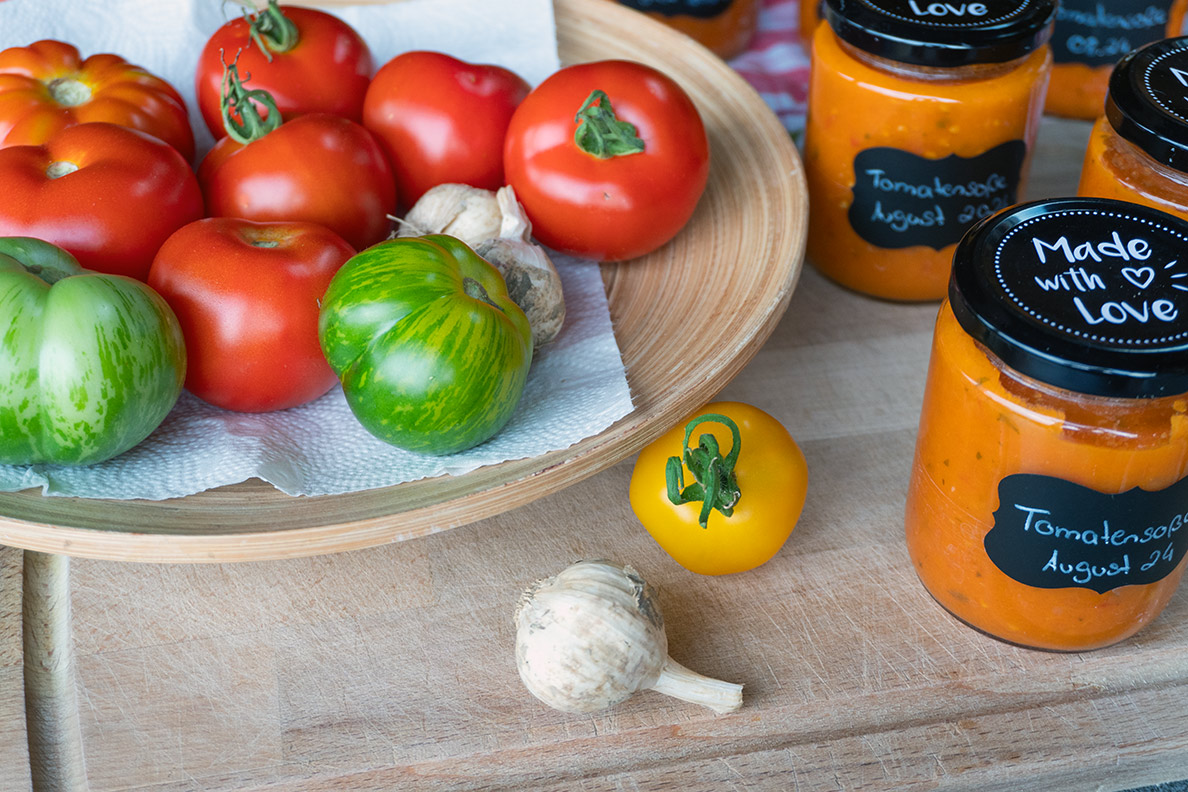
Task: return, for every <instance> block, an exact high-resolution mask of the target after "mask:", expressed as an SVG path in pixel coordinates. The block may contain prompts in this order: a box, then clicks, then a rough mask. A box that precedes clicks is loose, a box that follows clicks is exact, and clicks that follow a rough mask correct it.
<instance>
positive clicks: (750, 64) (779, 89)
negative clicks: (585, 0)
mask: <svg viewBox="0 0 1188 792" xmlns="http://www.w3.org/2000/svg"><path fill="white" fill-rule="evenodd" d="M730 65H731V66H732V67H734V69H735V70H736V71H737V72H738V73H739V74H741V75H742V76H743V78H744V79H746V81H747V82H749V83H750V84H751V85H752V86H754V88H755V90H756V91H758V92H759V95H760V96H762V97H763V100H764V101H765V102H767V105H768V107H770V108H771V109H772V110H773V111H774V112H775V114H776V115H777V116H778V117H779V119H780V121H782V122H783V124H784V126H785V127H787V129H788V130H789V131H790V132H792V133H793V134H794V135H795V136H797V137H799V136H800V133H801V132H803V131H804V113H805V102H806V99H807V97H808V78H809V58H808V54H807V53H806V52H805V50H804V47H803V46H802V45H801V41H800V0H763V8H762V9H761V10H760V12H759V29H758V31H757V32H756V33H755V38H754V39H753V40H752V41H751V44H750V47H749V48H748V49H747V51H746V52H744V53H743V54H741V55H739V56H738V57H736V58H733V59H731V61H730Z"/></svg>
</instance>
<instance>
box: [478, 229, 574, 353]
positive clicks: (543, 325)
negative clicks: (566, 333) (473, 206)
mask: <svg viewBox="0 0 1188 792" xmlns="http://www.w3.org/2000/svg"><path fill="white" fill-rule="evenodd" d="M474 252H475V253H477V254H479V255H480V256H482V257H483V258H484V259H485V260H487V261H489V262H490V263H491V264H493V265H494V266H495V269H497V270H499V273H500V274H501V275H502V276H503V282H504V283H506V284H507V295H508V296H509V297H511V299H512V302H514V303H515V304H516V305H518V306H520V309H521V310H523V311H524V315H525V316H527V317H528V325H529V326H530V327H531V328H532V348H533V349H540V348H541V347H542V346H544V345H545V344H547V343H549V342H550V341H552V340H553V339H554V338H556V337H557V334H558V333H560V332H561V327H562V326H563V325H564V324H565V297H564V294H563V292H562V289H561V276H560V275H559V274H557V269H556V268H555V267H554V266H553V262H552V261H551V260H550V259H549V255H548V254H547V253H545V251H544V248H542V247H541V246H540V245H533V244H532V243H530V242H523V241H521V240H519V239H506V238H504V237H499V238H497V239H488V240H487V241H486V242H483V243H481V244H479V245H477V246H475V248H474Z"/></svg>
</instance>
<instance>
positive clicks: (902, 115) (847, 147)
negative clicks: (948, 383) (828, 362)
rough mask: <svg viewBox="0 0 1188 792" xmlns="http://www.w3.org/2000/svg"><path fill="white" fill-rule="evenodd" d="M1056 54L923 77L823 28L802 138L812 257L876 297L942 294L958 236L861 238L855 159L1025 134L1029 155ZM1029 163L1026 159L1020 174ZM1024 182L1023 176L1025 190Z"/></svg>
mask: <svg viewBox="0 0 1188 792" xmlns="http://www.w3.org/2000/svg"><path fill="white" fill-rule="evenodd" d="M1051 57H1052V56H1051V53H1050V51H1049V50H1048V48H1047V47H1041V48H1039V49H1037V50H1036V51H1035V52H1033V53H1031V54H1030V55H1028V56H1027V57H1025V58H1022V59H1020V60H1019V61H1014V62H1011V63H1009V64H986V65H977V66H970V67H961V68H959V69H931V70H929V71H930V73H931V74H933V76H934V79H929V80H922V79H919V78H916V77H913V76H910V75H908V74H906V73H902V72H901V73H895V72H892V71H891V69H890V68H885V67H884V66H883V65H882V64H880V65H875V64H874V63H873V62H872V61H871V59H869V58H862V59H860V56H857V53H856V52H855V51H854V50H853V48H851V47H849V46H848V45H845V44H843V43H842V42H841V41H839V39H838V38H837V36H836V35H835V34H834V32H833V30H832V29H831V28H830V26H829V25H827V24H824V25H818V27H817V31H816V33H815V35H814V39H813V67H812V75H811V78H810V86H809V113H808V119H807V124H806V129H805V143H804V161H805V172H806V175H807V177H808V185H809V198H810V200H809V238H808V258H809V259H810V260H811V261H812V262H813V264H814V265H815V266H816V267H817V268H818V269H819V270H820V271H821V272H823V273H824V274H825V275H827V276H829V277H830V278H832V279H833V280H835V281H837V282H838V283H840V284H842V285H843V286H847V287H849V288H851V289H854V290H856V291H860V292H865V293H867V294H871V295H874V296H877V297H884V298H888V299H892V300H939V299H941V298H942V297H943V296H944V294H945V290H946V288H947V285H948V281H949V270H950V267H951V264H952V258H953V249H954V247H955V246H956V243H954V244H952V245H948V246H946V247H943V248H941V249H940V250H934V249H933V248H931V247H929V246H926V245H919V246H913V247H906V248H897V249H888V248H882V247H878V246H875V245H873V244H871V243H869V242H867V241H866V240H864V239H863V238H862V237H861V236H859V235H858V233H857V232H855V231H854V229H853V228H852V227H851V225H850V222H849V218H848V215H847V212H848V209H849V206H850V204H851V202H852V200H853V192H852V190H853V187H854V184H855V174H854V157H855V156H856V155H857V154H858V153H859V152H860V151H863V150H865V149H869V148H874V147H880V146H888V147H892V148H897V149H900V150H903V151H907V152H910V153H912V154H915V155H917V156H920V157H925V158H928V159H941V158H944V157H947V156H949V155H952V154H956V155H957V156H960V157H967V158H968V157H975V156H977V155H980V154H982V153H984V152H986V151H988V150H990V149H992V148H994V147H995V146H998V145H1000V144H1002V143H1006V142H1007V141H1011V140H1023V141H1024V142H1025V144H1026V145H1027V150H1028V155H1027V159H1028V160H1030V151H1031V147H1032V143H1033V142H1034V139H1035V134H1036V131H1037V129H1038V125H1039V119H1040V115H1041V110H1042V106H1043V100H1044V86H1045V85H1046V78H1047V70H1048V69H1049V68H1050V65H1051ZM940 72H945V73H951V75H952V76H948V77H945V76H940V75H939V74H938V73H940ZM1027 168H1028V162H1027V161H1025V162H1024V165H1023V173H1024V174H1026V172H1027ZM1024 187H1025V178H1024V179H1022V180H1021V181H1020V185H1019V192H1020V193H1022V192H1023V190H1024Z"/></svg>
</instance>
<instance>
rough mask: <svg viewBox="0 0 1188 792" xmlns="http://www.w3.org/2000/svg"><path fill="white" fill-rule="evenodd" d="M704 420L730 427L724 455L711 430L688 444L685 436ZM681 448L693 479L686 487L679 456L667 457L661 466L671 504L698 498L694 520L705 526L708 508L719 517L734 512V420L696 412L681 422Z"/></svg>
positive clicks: (737, 447) (738, 441) (737, 445)
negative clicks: (698, 505) (730, 440)
mask: <svg viewBox="0 0 1188 792" xmlns="http://www.w3.org/2000/svg"><path fill="white" fill-rule="evenodd" d="M707 422H713V423H720V424H722V425H723V426H725V427H726V428H727V429H729V430H730V435H731V437H732V440H733V442H732V443H731V448H730V453H729V454H727V455H726V456H725V457H723V456H722V453H721V449H720V448H719V446H718V440H717V438H715V437H714V436H713V435H712V434H708V433H707V434H703V435H701V436H700V437H698V438H697V448H689V438H690V437H691V436H692V435H693V430H694V429H696V428H697V427H698V426H699V425H701V424H703V423H707ZM683 448H684V453H683V456H684V463H685V465H684V466H685V467H687V468H689V472H690V473H692V474H693V478H694V479H695V481H694V483H692V484H690V485H689V486H687V487H686V486H685V474H684V470H683V469H682V467H681V458H680V457H675V456H673V457H669V458H668V463H667V466H666V467H665V469H664V474H665V482H666V484H667V488H668V500H669V501H671V502H672V504H673V505H674V506H680V505H681V504H683V503H689V502H691V501H701V502H702V505H701V513H700V514H699V515H698V517H697V523H698V525H700V526H701V527H702V528H707V527H708V522H709V516H710V512H712V511H714V510H717V511H718V512H719V513H721V514H722V516H723V517H729V516H730V515H732V514H734V506H735V504H737V503H738V499H739V498H741V497H742V492H741V491H740V490H739V488H738V479H737V477H736V476H735V475H734V466H735V464H736V463H737V462H738V455H739V452H740V451H741V450H742V437H741V435H740V434H739V431H738V424H736V423H735V422H734V421H733V420H731V419H730V418H727V417H726V416H725V415H722V414H720V413H706V414H704V415H699V416H698V417H696V418H694V419H693V420H692V421H690V422H689V423H688V424H687V425H686V426H685V442H684V445H683Z"/></svg>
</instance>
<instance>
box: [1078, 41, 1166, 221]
mask: <svg viewBox="0 0 1188 792" xmlns="http://www.w3.org/2000/svg"><path fill="white" fill-rule="evenodd" d="M1186 75H1188V37H1181V38H1174V39H1164V40H1162V41H1158V42H1155V43H1154V44H1148V45H1147V46H1145V47H1143V48H1141V49H1138V50H1135V51H1134V52H1131V53H1130V54H1128V55H1127V56H1126V57H1124V58H1123V59H1122V60H1121V61H1119V62H1118V65H1117V67H1115V69H1114V72H1113V75H1112V76H1111V78H1110V89H1109V94H1108V95H1107V97H1106V103H1105V114H1104V115H1103V116H1101V117H1100V118H1099V119H1097V123H1095V124H1094V125H1093V129H1092V131H1091V132H1090V135H1089V145H1088V147H1087V148H1086V150H1085V161H1084V163H1083V164H1082V165H1081V181H1080V184H1079V185H1078V187H1077V193H1078V194H1079V195H1095V196H1100V197H1103V198H1117V199H1119V200H1123V201H1133V202H1135V203H1141V204H1146V205H1148V206H1154V207H1155V208H1157V209H1162V210H1163V211H1165V212H1171V213H1172V214H1175V215H1179V216H1180V217H1184V218H1188V84H1186V80H1188V77H1186Z"/></svg>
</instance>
